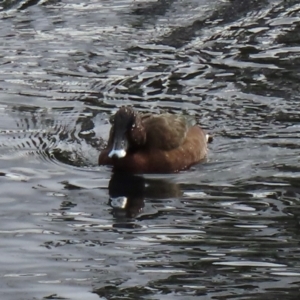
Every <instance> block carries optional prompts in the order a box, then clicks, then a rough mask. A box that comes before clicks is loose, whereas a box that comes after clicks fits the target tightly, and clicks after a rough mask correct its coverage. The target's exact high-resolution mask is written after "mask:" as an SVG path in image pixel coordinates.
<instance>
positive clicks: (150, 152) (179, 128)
mask: <svg viewBox="0 0 300 300" xmlns="http://www.w3.org/2000/svg"><path fill="white" fill-rule="evenodd" d="M112 123H113V125H112V128H111V130H110V135H109V140H108V144H107V147H106V148H105V149H104V150H103V151H102V152H101V153H100V156H99V165H112V166H113V170H114V171H123V172H130V173H173V172H178V171H180V170H185V169H188V168H189V167H190V166H192V165H194V164H196V163H198V162H200V161H201V160H203V159H204V158H205V157H206V154H207V143H208V141H211V138H210V137H208V135H207V134H206V133H205V132H204V130H202V129H201V128H200V127H199V126H198V125H191V124H189V123H188V121H187V119H186V118H185V117H184V116H179V115H172V114H161V115H152V114H142V113H139V112H137V111H135V110H133V108H132V107H124V106H123V107H121V108H120V109H119V110H118V111H117V113H116V114H115V115H114V117H113V118H112Z"/></svg>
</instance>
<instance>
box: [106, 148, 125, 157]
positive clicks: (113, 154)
mask: <svg viewBox="0 0 300 300" xmlns="http://www.w3.org/2000/svg"><path fill="white" fill-rule="evenodd" d="M125 156H126V151H125V150H124V149H120V150H115V149H113V150H111V151H110V152H109V154H108V157H110V158H112V157H117V158H122V157H125Z"/></svg>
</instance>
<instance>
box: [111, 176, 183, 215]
mask: <svg viewBox="0 0 300 300" xmlns="http://www.w3.org/2000/svg"><path fill="white" fill-rule="evenodd" d="M108 190H109V197H110V198H109V204H110V205H111V207H113V215H114V216H115V217H116V218H122V217H128V218H134V217H136V216H137V215H138V214H139V213H141V212H142V210H143V208H144V205H145V203H144V199H145V198H152V199H166V198H172V197H179V196H181V195H182V192H181V190H180V188H179V186H178V185H177V184H175V183H173V182H170V181H167V180H165V179H149V178H144V177H143V176H137V175H130V174H125V173H114V174H113V176H112V178H111V180H110V182H109V186H108Z"/></svg>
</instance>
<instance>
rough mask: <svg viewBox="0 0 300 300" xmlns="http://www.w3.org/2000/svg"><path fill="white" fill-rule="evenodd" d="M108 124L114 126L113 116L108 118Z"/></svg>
mask: <svg viewBox="0 0 300 300" xmlns="http://www.w3.org/2000/svg"><path fill="white" fill-rule="evenodd" d="M109 123H110V124H112V125H114V124H115V115H112V116H110V117H109Z"/></svg>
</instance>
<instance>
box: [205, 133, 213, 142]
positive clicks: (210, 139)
mask: <svg viewBox="0 0 300 300" xmlns="http://www.w3.org/2000/svg"><path fill="white" fill-rule="evenodd" d="M213 140H214V139H213V137H212V136H211V135H209V134H206V142H207V143H208V144H210V143H211V142H212V141H213Z"/></svg>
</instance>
